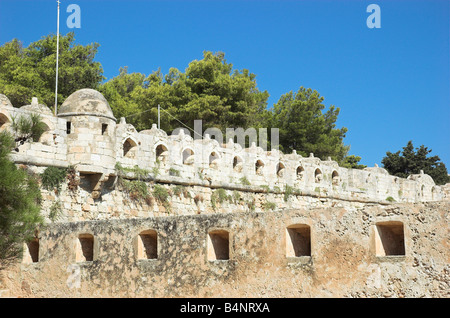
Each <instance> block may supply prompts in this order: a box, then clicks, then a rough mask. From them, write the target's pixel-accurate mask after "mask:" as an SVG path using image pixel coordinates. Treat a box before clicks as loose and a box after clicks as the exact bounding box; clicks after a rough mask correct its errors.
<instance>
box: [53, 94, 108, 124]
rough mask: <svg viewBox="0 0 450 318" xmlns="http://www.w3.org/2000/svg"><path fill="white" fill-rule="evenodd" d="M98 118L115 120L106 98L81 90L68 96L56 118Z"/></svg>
mask: <svg viewBox="0 0 450 318" xmlns="http://www.w3.org/2000/svg"><path fill="white" fill-rule="evenodd" d="M77 115H87V116H100V117H106V118H110V119H112V120H114V121H115V120H116V119H115V118H114V115H113V112H112V110H111V107H110V106H109V103H108V101H107V100H106V98H105V97H104V96H103V95H102V94H101V93H100V92H98V91H96V90H94V89H90V88H83V89H80V90H78V91H76V92H75V93H73V94H72V95H70V96H69V97H68V98H67V99H66V100H65V101H64V103H63V104H62V105H61V106H60V108H59V110H58V116H60V117H61V116H77Z"/></svg>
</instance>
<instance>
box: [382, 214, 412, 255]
mask: <svg viewBox="0 0 450 318" xmlns="http://www.w3.org/2000/svg"><path fill="white" fill-rule="evenodd" d="M375 254H376V256H402V255H405V235H404V231H403V223H402V222H399V221H388V222H378V223H377V224H376V226H375Z"/></svg>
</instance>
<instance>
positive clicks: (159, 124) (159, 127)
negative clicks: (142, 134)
mask: <svg viewBox="0 0 450 318" xmlns="http://www.w3.org/2000/svg"><path fill="white" fill-rule="evenodd" d="M159 108H160V106H159V104H158V129H161V120H160V115H159V112H160V110H159Z"/></svg>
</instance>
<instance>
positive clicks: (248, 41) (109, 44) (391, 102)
mask: <svg viewBox="0 0 450 318" xmlns="http://www.w3.org/2000/svg"><path fill="white" fill-rule="evenodd" d="M72 3H73V4H78V5H79V6H80V9H81V28H79V29H69V28H68V27H67V25H66V20H67V18H68V17H69V15H70V13H67V12H66V9H67V7H68V6H69V5H70V4H72ZM372 3H374V4H377V5H379V7H380V9H381V28H379V29H370V28H368V27H367V25H366V19H367V17H368V16H369V15H370V13H368V12H366V8H367V6H368V5H369V4H372ZM60 21H61V22H60V23H61V26H60V32H61V33H62V34H66V33H67V32H69V31H74V32H75V39H76V42H77V43H80V44H88V43H92V42H98V43H99V44H100V45H101V46H100V48H99V53H98V54H97V56H96V60H97V61H99V62H101V63H102V65H103V69H104V75H105V76H106V77H107V79H110V78H112V77H114V76H116V75H118V72H119V68H120V67H122V66H128V70H129V72H140V73H144V74H149V73H151V72H153V71H155V70H157V69H158V68H161V70H162V72H163V73H164V74H165V73H167V71H168V70H169V68H170V67H176V68H178V69H180V70H182V71H184V69H185V68H186V67H187V66H188V64H189V62H190V61H192V60H195V59H201V58H202V52H203V51H204V50H210V51H214V52H217V51H222V52H225V57H226V59H227V62H229V63H232V64H233V66H234V68H235V69H239V70H241V69H244V68H245V69H248V70H250V72H252V73H254V74H256V80H257V84H258V88H259V89H260V90H267V91H268V92H269V94H270V99H269V106H272V105H273V104H274V103H276V102H277V101H278V99H279V98H280V96H281V95H282V94H285V93H287V92H289V91H297V90H298V88H299V87H300V86H304V87H308V88H312V89H315V90H317V91H318V92H319V93H320V94H321V95H322V96H323V97H324V98H325V100H324V103H325V105H326V107H327V108H328V107H329V106H330V105H335V106H336V107H339V108H340V109H341V112H340V115H339V118H338V122H337V125H338V127H347V128H348V133H347V136H346V138H345V140H344V142H345V144H347V145H350V146H351V149H350V154H355V155H359V156H361V157H362V160H361V163H363V164H366V165H368V166H373V165H374V164H375V163H377V164H379V165H380V166H381V160H382V158H383V157H384V156H385V154H386V151H391V152H395V151H397V150H401V149H402V147H404V146H405V145H406V143H407V142H408V141H409V140H412V141H413V143H414V145H415V146H416V147H419V146H420V145H422V144H423V145H425V146H427V147H428V148H429V149H432V150H433V151H432V153H431V154H432V155H438V156H439V157H440V158H441V160H442V161H443V162H444V163H445V164H446V166H447V168H448V169H449V168H450V142H449V141H450V48H449V47H450V45H449V39H450V1H445V0H422V1H406V0H405V1H402V0H390V1H379V0H369V1H366V0H333V1H324V0H315V1H306V0H305V1H299V0H297V1H294V0H292V1H287V0H278V1H268V0H259V1H258V0H240V1H230V0H228V1H218V0H209V1H206V0H203V1H201V0H195V1H194V0H192V1H189V0H185V1H173V0H166V1H150V0H149V1H144V0H141V1H138V0H128V1H119V0H115V1H114V0H113V1H105V0H103V1H100V0H97V1H95V0H89V1H86V0H85V1H80V0H78V1H77V0H68V1H65V0H62V1H61V20H60ZM50 33H56V1H55V0H42V1H39V0H0V45H2V44H3V43H5V42H8V41H10V40H11V39H13V38H18V39H19V40H21V41H22V42H23V43H24V45H25V46H27V45H28V44H29V43H30V42H33V41H36V40H38V39H40V38H41V37H42V36H45V35H48V34H50Z"/></svg>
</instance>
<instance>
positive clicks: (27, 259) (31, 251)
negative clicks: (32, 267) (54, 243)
mask: <svg viewBox="0 0 450 318" xmlns="http://www.w3.org/2000/svg"><path fill="white" fill-rule="evenodd" d="M24 245H25V246H24V253H23V260H22V262H23V263H26V264H31V263H37V262H39V240H38V239H37V238H35V239H33V240H31V241H30V242H28V243H26V244H24Z"/></svg>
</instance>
